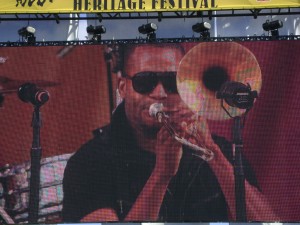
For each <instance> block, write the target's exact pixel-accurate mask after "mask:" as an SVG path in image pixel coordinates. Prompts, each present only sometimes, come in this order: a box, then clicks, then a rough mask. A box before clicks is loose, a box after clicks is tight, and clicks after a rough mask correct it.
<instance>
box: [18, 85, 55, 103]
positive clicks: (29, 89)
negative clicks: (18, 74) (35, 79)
mask: <svg viewBox="0 0 300 225" xmlns="http://www.w3.org/2000/svg"><path fill="white" fill-rule="evenodd" d="M18 97H19V98H20V99H21V100H22V101H23V102H26V103H27V102H30V103H32V104H33V105H35V106H41V105H43V104H45V103H46V102H47V101H48V100H49V97H50V94H49V92H48V91H46V90H43V89H40V88H38V87H37V86H36V85H35V84H33V83H25V84H23V85H21V86H20V87H19V89H18Z"/></svg>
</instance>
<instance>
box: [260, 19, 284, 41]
mask: <svg viewBox="0 0 300 225" xmlns="http://www.w3.org/2000/svg"><path fill="white" fill-rule="evenodd" d="M262 27H263V29H264V30H265V31H271V35H272V36H273V37H277V36H279V31H278V29H279V28H281V27H283V23H282V21H280V20H274V21H269V20H267V21H266V22H265V23H263V25H262Z"/></svg>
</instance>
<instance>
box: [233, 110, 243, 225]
mask: <svg viewBox="0 0 300 225" xmlns="http://www.w3.org/2000/svg"><path fill="white" fill-rule="evenodd" d="M241 120H242V118H241V117H240V116H236V117H234V125H233V130H232V131H233V132H232V133H233V159H234V180H235V205H236V221H237V222H246V221H247V214H246V200H245V174H244V166H243V160H242V151H243V140H242V132H241V130H242V128H243V124H242V122H241Z"/></svg>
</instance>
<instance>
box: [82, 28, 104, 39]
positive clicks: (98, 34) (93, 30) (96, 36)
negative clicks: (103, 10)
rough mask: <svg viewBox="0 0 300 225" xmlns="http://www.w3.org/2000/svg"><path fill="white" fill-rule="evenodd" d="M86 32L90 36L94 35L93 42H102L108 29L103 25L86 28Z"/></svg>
mask: <svg viewBox="0 0 300 225" xmlns="http://www.w3.org/2000/svg"><path fill="white" fill-rule="evenodd" d="M86 32H87V33H88V34H90V35H93V37H92V40H94V41H101V35H102V34H104V33H105V32H106V28H105V27H104V26H103V25H99V26H93V25H90V26H88V27H87V28H86Z"/></svg>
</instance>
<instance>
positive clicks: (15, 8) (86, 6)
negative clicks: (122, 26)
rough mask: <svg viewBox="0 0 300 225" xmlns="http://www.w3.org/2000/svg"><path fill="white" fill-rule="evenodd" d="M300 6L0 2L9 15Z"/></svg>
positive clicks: (194, 1)
mask: <svg viewBox="0 0 300 225" xmlns="http://www.w3.org/2000/svg"><path fill="white" fill-rule="evenodd" d="M288 7H300V1H299V0H288V1H282V0H0V14H6V13H13V14H15V13H101V12H117V13H122V12H132V13H134V12H164V11H166V12H167V11H201V10H202V11H205V10H227V9H255V8H288Z"/></svg>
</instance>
